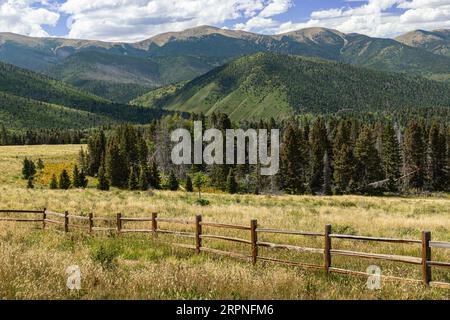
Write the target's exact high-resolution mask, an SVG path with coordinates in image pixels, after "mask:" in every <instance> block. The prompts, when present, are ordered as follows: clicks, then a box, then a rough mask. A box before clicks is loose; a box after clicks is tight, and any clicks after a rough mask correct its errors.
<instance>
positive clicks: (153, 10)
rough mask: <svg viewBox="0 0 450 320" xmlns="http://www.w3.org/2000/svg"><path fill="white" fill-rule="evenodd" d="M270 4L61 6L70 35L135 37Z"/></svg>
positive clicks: (246, 14) (119, 0)
mask: <svg viewBox="0 0 450 320" xmlns="http://www.w3.org/2000/svg"><path fill="white" fill-rule="evenodd" d="M284 1H285V0H284ZM272 2H279V1H278V0H274V1H271V3H272ZM270 5H271V4H267V3H266V0H96V1H92V0H67V1H66V2H65V3H64V4H63V5H62V6H61V8H60V10H61V12H64V13H66V14H69V15H70V17H71V18H70V20H71V23H70V33H69V37H71V38H89V39H101V40H110V41H137V40H143V39H146V38H149V37H150V36H153V35H156V34H159V33H162V32H167V31H181V30H184V29H187V28H191V27H196V26H199V25H205V24H206V25H220V24H223V23H224V22H225V21H227V20H234V19H239V18H247V19H251V18H253V17H254V16H255V15H256V14H257V13H258V12H260V11H261V10H264V9H265V8H268V7H270ZM270 10H272V11H276V10H280V9H277V7H273V6H272V9H270Z"/></svg>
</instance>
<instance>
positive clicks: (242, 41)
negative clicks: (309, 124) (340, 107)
mask: <svg viewBox="0 0 450 320" xmlns="http://www.w3.org/2000/svg"><path fill="white" fill-rule="evenodd" d="M18 37H19V38H20V39H19V40H20V41H19V40H17V41H15V40H14V39H15V38H14V37H13V36H12V35H11V34H8V36H5V34H0V61H4V62H7V63H11V64H14V65H17V66H20V67H23V68H27V69H30V70H32V71H36V72H45V73H46V74H48V75H50V76H51V77H54V78H57V79H59V80H64V81H67V82H68V83H70V84H72V85H76V86H78V87H79V88H81V89H83V90H88V91H89V92H91V93H94V94H96V95H102V96H103V97H104V98H107V99H115V100H116V101H119V102H125V101H126V100H127V99H128V98H130V95H132V94H130V90H129V87H127V85H130V84H135V85H136V86H144V87H148V86H150V87H160V86H165V85H168V84H173V83H176V82H179V81H187V80H192V79H194V78H195V77H198V76H200V75H202V74H204V73H205V72H208V71H210V70H212V69H214V68H215V67H218V66H220V65H223V64H225V63H228V62H230V61H232V60H233V59H236V58H239V57H241V56H245V55H252V54H255V53H258V52H272V53H276V54H292V55H300V56H309V57H317V58H321V59H326V60H332V61H339V62H345V63H350V64H354V65H358V66H362V67H369V68H374V69H377V70H382V71H395V72H404V73H410V74H414V75H422V76H426V77H430V78H433V79H438V80H448V79H450V57H447V56H444V55H438V54H435V53H432V52H429V51H428V50H425V49H423V48H417V47H412V46H409V45H407V44H404V43H401V42H398V41H397V40H394V39H383V38H371V37H368V36H364V35H360V34H355V33H353V34H345V33H342V32H339V31H337V30H332V29H327V28H307V29H301V30H296V31H292V32H288V33H284V34H279V35H263V34H256V33H251V32H245V31H236V30H227V29H220V28H216V27H210V26H200V27H197V28H191V29H187V30H185V31H182V32H169V33H164V34H161V35H156V36H154V37H151V38H149V39H147V40H144V41H141V42H136V43H113V42H110V43H108V42H101V41H92V40H76V39H61V38H27V37H24V36H18ZM27 41H29V42H30V43H29V44H27ZM83 52H91V53H95V54H92V55H91V57H90V59H89V60H87V61H86V60H84V61H82V62H80V60H79V59H78V60H77V59H75V58H73V57H74V56H75V57H77V56H76V55H77V54H78V55H79V54H80V53H83ZM105 55H109V57H110V59H111V60H114V62H112V63H110V64H111V65H112V64H114V65H115V67H117V68H116V69H117V70H118V72H115V71H114V72H110V73H106V76H105V72H97V71H96V68H98V65H101V60H102V59H104V56H105ZM71 57H72V59H70V58H71ZM127 58H128V59H127ZM132 59H135V61H136V62H137V61H139V63H138V64H139V65H138V66H137V67H136V68H131V70H130V68H128V63H129V62H127V61H129V60H132ZM150 64H155V65H156V68H153V69H152V68H150V69H149V68H148V66H149V65H150ZM82 65H84V66H87V67H88V68H90V69H92V70H94V72H92V73H91V74H92V75H94V76H93V79H90V78H89V79H86V77H84V76H83V75H82V74H81V72H77V70H79V69H82V68H84V67H83V66H82ZM61 69H65V70H68V71H67V72H66V71H64V70H63V71H61ZM103 69H105V68H103ZM141 70H146V72H145V74H143V72H141ZM103 71H104V70H103ZM180 71H181V72H180ZM65 73H70V74H71V76H67V74H65ZM130 78H132V79H133V80H132V81H130ZM149 79H151V81H149ZM118 84H119V85H120V84H123V85H124V89H123V90H120V88H119V87H118ZM137 92H140V90H137Z"/></svg>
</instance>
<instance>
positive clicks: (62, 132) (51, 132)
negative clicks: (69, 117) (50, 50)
mask: <svg viewBox="0 0 450 320" xmlns="http://www.w3.org/2000/svg"><path fill="white" fill-rule="evenodd" d="M86 136H87V134H86V132H85V131H82V130H69V129H36V130H26V131H12V130H8V129H6V127H5V126H4V125H2V126H1V127H0V146H17V145H40V144H50V145H52V144H53V145H54V144H80V143H81V142H82V141H83V140H84V139H85V138H86Z"/></svg>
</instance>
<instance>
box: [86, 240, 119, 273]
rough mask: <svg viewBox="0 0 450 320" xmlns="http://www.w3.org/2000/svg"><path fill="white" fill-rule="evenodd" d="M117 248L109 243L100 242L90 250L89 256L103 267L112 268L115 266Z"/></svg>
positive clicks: (117, 253)
mask: <svg viewBox="0 0 450 320" xmlns="http://www.w3.org/2000/svg"><path fill="white" fill-rule="evenodd" d="M118 256H119V249H118V248H117V247H115V246H114V245H112V244H111V243H109V244H108V243H106V244H105V243H102V244H100V245H99V246H98V247H95V248H94V249H93V250H92V251H91V258H92V260H93V261H94V262H96V263H99V264H100V265H101V266H102V268H103V269H105V270H112V269H115V268H116V267H117V257H118Z"/></svg>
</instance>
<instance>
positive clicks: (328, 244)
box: [324, 224, 331, 273]
mask: <svg viewBox="0 0 450 320" xmlns="http://www.w3.org/2000/svg"><path fill="white" fill-rule="evenodd" d="M330 234H331V224H327V225H326V226H325V248H324V267H325V272H327V273H329V272H330V268H331V237H330Z"/></svg>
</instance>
